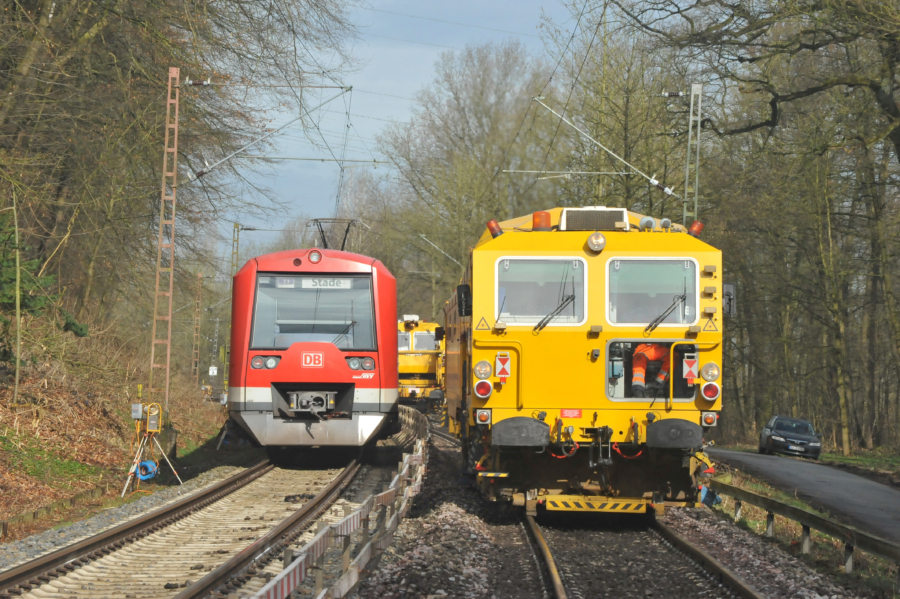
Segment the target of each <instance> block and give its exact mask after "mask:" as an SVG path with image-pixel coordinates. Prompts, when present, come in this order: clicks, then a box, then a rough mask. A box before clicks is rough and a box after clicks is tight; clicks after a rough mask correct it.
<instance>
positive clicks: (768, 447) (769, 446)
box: [766, 439, 775, 455]
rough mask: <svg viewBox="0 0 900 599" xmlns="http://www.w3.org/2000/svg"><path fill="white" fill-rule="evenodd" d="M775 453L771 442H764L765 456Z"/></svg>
mask: <svg viewBox="0 0 900 599" xmlns="http://www.w3.org/2000/svg"><path fill="white" fill-rule="evenodd" d="M774 453H775V451H774V450H773V449H772V440H771V439H769V440H768V441H766V455H773V454H774Z"/></svg>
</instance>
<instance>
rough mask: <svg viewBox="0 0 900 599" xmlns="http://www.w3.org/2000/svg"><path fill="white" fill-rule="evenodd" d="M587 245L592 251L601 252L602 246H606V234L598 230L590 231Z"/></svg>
mask: <svg viewBox="0 0 900 599" xmlns="http://www.w3.org/2000/svg"><path fill="white" fill-rule="evenodd" d="M588 247H589V248H591V251H593V252H602V251H603V248H605V247H606V236H605V235H603V233H600V232H599V231H598V232H597V233H592V234H591V236H590V237H588Z"/></svg>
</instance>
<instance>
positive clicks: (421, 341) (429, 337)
mask: <svg viewBox="0 0 900 599" xmlns="http://www.w3.org/2000/svg"><path fill="white" fill-rule="evenodd" d="M413 349H414V350H416V351H434V350H436V349H438V348H437V347H435V343H434V333H433V332H432V331H422V332H420V333H414V334H413Z"/></svg>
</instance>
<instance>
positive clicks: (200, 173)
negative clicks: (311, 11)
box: [187, 87, 353, 183]
mask: <svg viewBox="0 0 900 599" xmlns="http://www.w3.org/2000/svg"><path fill="white" fill-rule="evenodd" d="M351 89H353V88H352V87H345V88H343V89H342V90H341V92H340V93H339V94H335V95H334V96H332V97H330V98H328V99H327V100H325V101H324V102H322V103H320V104H319V105H318V106H316V107H314V108H310V109H309V110H303V111H302V114H300V116H298V117H296V118H293V119H291V120H289V121H288V122H287V123H285V124H284V125H282V126H280V127H278V128H277V129H273V130H272V131H270V132H268V133H266V134H265V135H263V136H262V137H258V138H257V139H254V140H252V141H250V142H247V143H246V144H244V145H243V146H241V147H240V148H238V149H237V150H235V151H234V152H232V153H231V154H229V155H228V156H226V157H225V158H222V159H221V160H219V161H218V162H216V163H215V164H213V165H211V166H207V167H206V169H205V170H199V171H197V172H196V173H194V174H193V175H191V176H190V177H188V180H187V183H191V182H192V181H195V180H196V179H199V178H200V177H203V176H204V175H207V174H209V172H210V171H211V170H213V169H214V168H216V167H217V166H219V165H220V164H222V163H224V162H227V161H229V160H231V159H232V158H234V157H235V156H237V155H238V154H240V153H241V152H244V151H246V150H247V149H248V148H252V147H253V146H255V145H257V144H258V143H260V142H263V141H265V140H266V139H268V138H270V137H272V136H273V135H275V134H276V133H278V132H279V131H281V130H282V129H286V128H287V127H289V126H290V125H293V124H294V123H296V122H297V121H299V120H300V119H302V118H303V117H304V116H309V113H310V112H312V111H314V110H318V109H319V108H321V107H322V106H325V105H326V104H328V103H329V102H331V101H332V100H335V99H337V98H340V97H341V96H343V95H344V94H346V93H347V92H349V91H350V90H351ZM317 128H318V127H317ZM323 141H324V140H323Z"/></svg>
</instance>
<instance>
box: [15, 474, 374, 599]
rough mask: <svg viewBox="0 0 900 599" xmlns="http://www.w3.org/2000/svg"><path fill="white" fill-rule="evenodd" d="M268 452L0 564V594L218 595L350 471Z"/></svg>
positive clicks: (299, 531)
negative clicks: (170, 497) (140, 512)
mask: <svg viewBox="0 0 900 599" xmlns="http://www.w3.org/2000/svg"><path fill="white" fill-rule="evenodd" d="M359 468H360V466H359V464H358V463H357V461H356V460H354V461H352V462H351V463H350V464H349V465H348V466H347V467H345V468H344V469H343V470H315V471H311V470H286V469H281V468H276V467H274V466H273V465H272V464H270V463H268V461H264V462H261V463H259V464H257V465H256V466H253V467H252V468H248V469H247V470H245V471H244V472H241V473H239V474H237V475H235V476H233V477H231V478H229V479H226V480H224V481H222V482H220V483H217V484H215V485H212V486H211V487H208V488H207V489H204V490H202V491H200V492H198V493H195V494H193V495H191V496H188V497H186V498H184V499H181V500H179V501H177V502H174V503H173V504H170V505H168V506H165V507H163V508H161V509H159V510H156V511H154V512H151V513H149V514H146V515H144V516H141V517H139V518H136V519H134V520H131V521H129V522H126V523H123V524H121V525H119V526H117V527H115V528H112V529H110V530H107V531H104V532H101V533H99V534H97V535H94V536H92V537H89V538H87V539H84V540H82V541H80V542H78V543H75V544H73V545H70V546H68V547H65V548H63V549H60V550H57V551H54V552H52V553H50V554H47V555H44V556H41V557H39V558H37V559H34V560H32V561H30V562H27V563H24V564H21V565H19V566H16V567H14V568H11V569H9V570H7V571H6V572H3V573H0V598H3V599H5V598H12V597H25V598H29V599H30V598H34V599H38V598H49V597H59V598H61V599H62V598H65V599H70V598H81V597H84V598H91V599H98V598H103V597H122V596H123V595H124V597H126V598H133V599H151V598H153V599H155V598H172V597H177V598H178V599H193V598H197V597H208V596H215V595H216V594H222V596H227V594H228V593H230V592H233V590H234V589H236V588H241V587H242V586H243V585H244V584H245V583H247V582H248V581H250V580H252V579H253V578H254V577H255V576H256V575H257V574H258V573H259V572H260V571H261V570H263V569H264V568H266V567H267V566H268V565H269V564H270V563H271V562H273V561H274V560H275V559H276V558H278V557H279V556H280V555H281V553H282V549H283V548H284V547H286V546H288V545H289V544H290V543H293V542H295V541H296V540H297V539H298V538H299V537H300V536H301V535H303V534H304V533H305V532H306V531H307V529H308V528H309V525H310V524H311V523H312V522H314V521H315V520H316V519H317V518H319V517H320V516H322V515H323V514H324V513H325V512H326V511H327V510H328V508H329V506H331V505H332V504H333V503H334V501H335V500H337V498H338V497H339V495H340V494H341V492H342V491H343V489H344V488H345V487H346V486H347V485H348V484H349V483H350V481H352V479H353V477H354V476H355V475H356V473H357V472H358V471H359Z"/></svg>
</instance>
